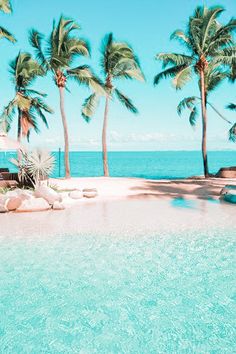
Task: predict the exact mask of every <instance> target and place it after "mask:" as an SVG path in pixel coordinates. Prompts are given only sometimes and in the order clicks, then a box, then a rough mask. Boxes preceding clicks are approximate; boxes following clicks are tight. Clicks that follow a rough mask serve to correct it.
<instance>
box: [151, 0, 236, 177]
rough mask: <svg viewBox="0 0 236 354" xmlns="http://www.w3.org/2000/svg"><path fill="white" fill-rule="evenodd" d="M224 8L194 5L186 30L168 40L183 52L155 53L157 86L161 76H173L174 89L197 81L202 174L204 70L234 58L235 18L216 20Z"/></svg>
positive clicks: (204, 122)
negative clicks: (159, 64)
mask: <svg viewBox="0 0 236 354" xmlns="http://www.w3.org/2000/svg"><path fill="white" fill-rule="evenodd" d="M223 11H224V9H223V8H222V7H220V6H216V7H210V8H207V7H205V6H198V7H197V8H196V10H195V12H194V14H193V16H191V17H190V18H189V20H188V23H187V28H186V31H182V30H176V31H175V32H174V33H173V34H172V35H171V39H177V40H178V41H179V42H180V43H181V44H182V45H183V46H184V48H185V50H186V54H179V53H159V54H157V59H158V60H160V61H161V62H162V64H163V69H164V70H163V71H162V72H160V73H159V74H157V75H156V76H155V78H154V84H155V85H157V84H158V83H159V82H160V80H161V79H164V78H173V85H174V87H175V88H176V89H182V88H183V86H184V85H185V84H186V83H187V82H188V81H190V80H191V79H192V77H193V75H194V74H195V75H196V76H197V78H198V80H199V82H200V85H199V89H200V96H201V113H202V157H203V167H204V175H205V177H208V176H209V169H208V161H207V135H206V134H207V110H206V84H205V81H206V73H207V68H208V66H209V64H210V63H211V62H215V63H219V64H224V65H227V66H230V67H232V65H233V63H234V60H235V45H234V39H233V33H234V32H235V30H236V19H234V18H232V19H231V20H230V21H229V22H228V23H227V24H226V25H222V24H220V23H219V20H218V18H219V16H220V15H221V14H222V12H223Z"/></svg>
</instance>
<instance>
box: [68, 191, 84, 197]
mask: <svg viewBox="0 0 236 354" xmlns="http://www.w3.org/2000/svg"><path fill="white" fill-rule="evenodd" d="M69 197H70V198H72V199H81V198H83V193H82V192H81V191H80V190H79V189H78V190H75V191H72V192H70V193H69Z"/></svg>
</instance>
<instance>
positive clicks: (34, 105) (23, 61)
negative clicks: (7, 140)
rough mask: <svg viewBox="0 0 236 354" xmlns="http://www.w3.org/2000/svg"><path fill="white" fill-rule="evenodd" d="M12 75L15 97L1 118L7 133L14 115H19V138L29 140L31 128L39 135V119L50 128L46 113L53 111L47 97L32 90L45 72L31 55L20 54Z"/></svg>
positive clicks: (12, 64) (14, 62)
mask: <svg viewBox="0 0 236 354" xmlns="http://www.w3.org/2000/svg"><path fill="white" fill-rule="evenodd" d="M10 74H11V77H12V81H13V82H14V85H15V96H14V98H13V99H12V100H11V101H10V102H9V103H8V105H7V106H6V107H5V108H4V111H3V114H2V116H1V121H2V125H4V128H5V130H6V131H8V130H9V129H10V128H11V123H12V120H13V118H14V115H15V113H16V111H17V113H18V124H17V138H18V141H20V140H21V137H22V136H27V137H28V138H29V135H30V130H31V128H34V130H35V131H36V132H37V133H38V132H39V128H38V124H37V120H38V117H39V118H41V120H42V121H43V123H44V124H45V125H46V126H47V127H48V123H47V119H46V117H45V115H44V112H47V113H52V112H53V111H52V109H51V108H50V107H49V106H48V105H47V104H46V103H45V102H44V100H43V97H45V96H46V95H45V94H43V93H41V92H38V91H36V90H33V89H32V88H31V85H32V83H33V82H34V80H35V79H36V78H37V77H39V76H44V75H45V71H44V70H43V68H42V67H41V65H40V64H39V63H38V62H37V61H36V60H34V59H33V58H32V56H31V55H30V54H29V53H19V54H18V55H17V57H16V58H15V59H14V60H13V61H12V62H11V63H10Z"/></svg>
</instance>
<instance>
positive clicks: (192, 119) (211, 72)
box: [177, 63, 233, 140]
mask: <svg viewBox="0 0 236 354" xmlns="http://www.w3.org/2000/svg"><path fill="white" fill-rule="evenodd" d="M229 76H230V70H229V68H228V69H227V68H225V70H222V66H221V64H217V63H209V65H208V68H207V70H206V73H205V88H206V99H205V103H206V107H207V106H209V107H210V108H211V109H212V110H213V111H214V112H215V113H216V115H217V116H218V117H220V118H221V119H223V120H224V121H225V122H227V123H228V124H230V125H232V124H233V123H232V122H231V121H230V120H228V119H227V118H225V117H224V115H223V114H222V113H221V112H220V111H219V110H218V109H217V108H216V107H215V106H214V105H213V104H212V103H211V102H210V101H209V95H210V94H211V93H212V92H213V91H214V90H215V89H216V88H217V87H218V86H219V85H220V84H221V83H222V82H223V81H224V80H225V79H228V78H229ZM199 105H201V97H198V96H189V97H185V98H184V99H183V100H181V101H180V103H179V104H178V106H177V112H178V114H179V115H181V114H182V112H183V110H184V109H188V110H189V111H190V114H189V123H190V124H191V125H192V126H195V124H196V120H197V118H198V116H199ZM231 129H232V128H231ZM231 129H230V131H231ZM229 139H230V140H233V137H232V133H231V134H230V133H229Z"/></svg>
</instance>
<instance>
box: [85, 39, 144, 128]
mask: <svg viewBox="0 0 236 354" xmlns="http://www.w3.org/2000/svg"><path fill="white" fill-rule="evenodd" d="M101 52H102V56H101V61H100V62H101V67H102V72H103V76H104V87H105V90H106V93H107V94H108V95H109V98H110V99H113V98H115V97H116V98H117V99H118V100H119V101H120V102H121V104H122V105H124V106H125V107H126V108H127V109H128V110H130V111H131V112H133V113H137V112H138V110H137V108H136V107H135V106H134V105H133V103H132V101H131V100H130V98H128V97H127V96H126V95H125V94H123V93H122V92H121V91H120V90H118V89H117V88H116V86H115V84H114V82H115V81H116V80H118V79H131V80H132V79H135V80H139V81H144V75H143V73H142V70H141V67H140V64H139V60H138V58H137V56H136V55H135V53H134V51H133V49H132V48H131V46H129V45H128V43H126V42H117V41H115V40H114V37H113V34H112V33H109V34H108V35H106V36H105V38H104V39H103V41H102V48H101ZM98 102H99V95H91V96H89V97H88V98H87V99H86V100H85V102H84V104H83V108H82V116H83V117H84V118H85V119H86V120H87V121H89V120H90V118H91V117H92V116H93V114H94V113H95V110H96V108H97V106H98Z"/></svg>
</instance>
